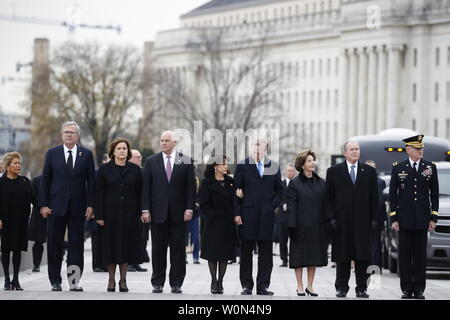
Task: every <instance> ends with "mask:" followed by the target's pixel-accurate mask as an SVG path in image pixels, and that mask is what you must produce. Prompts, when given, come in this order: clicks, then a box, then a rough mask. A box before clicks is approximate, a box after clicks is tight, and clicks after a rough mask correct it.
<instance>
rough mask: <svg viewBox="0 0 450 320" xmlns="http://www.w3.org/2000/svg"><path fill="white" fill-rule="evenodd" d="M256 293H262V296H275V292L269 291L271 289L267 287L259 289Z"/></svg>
mask: <svg viewBox="0 0 450 320" xmlns="http://www.w3.org/2000/svg"><path fill="white" fill-rule="evenodd" d="M256 294H257V295H260V296H273V292H272V291H269V290H267V289H261V290H257V291H256Z"/></svg>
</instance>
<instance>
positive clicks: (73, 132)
mask: <svg viewBox="0 0 450 320" xmlns="http://www.w3.org/2000/svg"><path fill="white" fill-rule="evenodd" d="M63 133H64V134H67V135H69V134H77V133H76V132H75V131H63Z"/></svg>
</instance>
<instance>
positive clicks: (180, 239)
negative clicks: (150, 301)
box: [142, 131, 196, 293]
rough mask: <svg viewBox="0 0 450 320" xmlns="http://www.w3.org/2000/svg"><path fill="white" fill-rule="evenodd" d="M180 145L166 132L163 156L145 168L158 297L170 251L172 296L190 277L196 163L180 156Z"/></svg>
mask: <svg viewBox="0 0 450 320" xmlns="http://www.w3.org/2000/svg"><path fill="white" fill-rule="evenodd" d="M176 144H177V138H176V137H175V134H174V132H172V131H165V132H163V133H162V135H161V139H160V146H161V152H159V153H157V154H155V155H152V156H150V157H149V158H148V159H147V161H146V162H145V166H144V177H143V179H144V181H143V192H142V209H143V215H142V218H143V221H144V222H147V221H148V222H151V226H150V232H151V236H152V259H151V260H152V261H151V262H152V267H153V270H152V271H153V273H152V285H153V292H154V293H161V292H163V287H164V282H165V280H166V266H167V248H168V247H170V273H169V283H170V286H171V288H172V290H171V292H172V293H182V290H181V286H182V285H183V281H184V277H185V275H186V248H185V234H186V222H187V221H189V220H191V219H192V215H193V210H194V204H195V192H196V190H195V189H196V188H195V174H194V165H193V163H192V159H191V158H189V157H187V156H184V155H183V154H182V153H179V152H177V151H176V150H175V146H176Z"/></svg>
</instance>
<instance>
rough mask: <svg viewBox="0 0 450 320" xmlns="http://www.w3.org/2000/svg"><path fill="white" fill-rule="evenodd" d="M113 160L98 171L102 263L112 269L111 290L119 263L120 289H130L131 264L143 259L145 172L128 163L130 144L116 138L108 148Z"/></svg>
mask: <svg viewBox="0 0 450 320" xmlns="http://www.w3.org/2000/svg"><path fill="white" fill-rule="evenodd" d="M109 156H110V157H111V161H110V162H108V163H105V164H103V165H102V166H101V167H100V168H99V170H98V173H97V184H96V190H95V211H94V212H95V219H96V221H97V223H98V224H99V225H100V230H99V236H100V239H101V240H100V243H101V246H102V248H101V252H102V264H103V265H105V266H106V267H107V269H108V272H109V283H108V289H107V291H108V292H113V291H115V273H116V266H117V264H118V265H119V269H120V281H119V290H120V292H128V288H127V285H126V274H127V268H128V264H139V263H141V262H142V261H141V260H142V255H141V243H142V240H141V238H142V232H141V228H140V226H139V223H140V221H139V220H140V219H141V190H142V174H141V169H140V168H139V166H137V165H135V164H133V163H131V162H129V161H128V160H129V159H130V158H131V149H130V143H129V141H128V140H126V139H122V138H118V139H115V140H114V141H113V142H112V143H111V145H110V147H109Z"/></svg>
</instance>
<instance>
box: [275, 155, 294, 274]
mask: <svg viewBox="0 0 450 320" xmlns="http://www.w3.org/2000/svg"><path fill="white" fill-rule="evenodd" d="M295 172H296V170H295V167H294V165H293V164H291V163H289V164H288V165H287V166H286V168H285V170H284V173H285V176H286V179H284V180H283V181H282V183H281V185H282V186H283V197H282V201H281V203H280V205H279V206H278V209H277V215H276V218H277V224H278V233H279V235H278V237H279V242H280V258H281V261H282V264H281V265H280V267H287V266H288V256H289V250H288V240H289V229H288V227H287V222H288V221H287V203H286V202H287V201H286V196H287V189H288V186H289V182H290V181H291V180H292V179H294V178H295Z"/></svg>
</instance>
